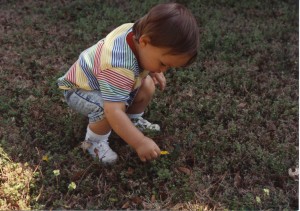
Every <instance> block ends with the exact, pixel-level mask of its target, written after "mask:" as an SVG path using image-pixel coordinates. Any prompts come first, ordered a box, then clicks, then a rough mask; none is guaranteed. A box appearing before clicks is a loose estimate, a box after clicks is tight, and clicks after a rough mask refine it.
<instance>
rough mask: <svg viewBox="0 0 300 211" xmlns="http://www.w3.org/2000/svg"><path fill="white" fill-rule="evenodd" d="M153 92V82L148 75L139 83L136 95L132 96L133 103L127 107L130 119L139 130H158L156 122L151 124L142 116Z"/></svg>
mask: <svg viewBox="0 0 300 211" xmlns="http://www.w3.org/2000/svg"><path fill="white" fill-rule="evenodd" d="M154 92H155V84H154V82H153V80H152V78H151V77H150V76H147V77H146V79H145V80H144V82H143V84H142V85H141V87H140V89H139V91H138V93H137V95H136V96H135V98H134V101H133V103H132V104H131V106H130V107H129V108H128V109H127V111H126V113H127V114H128V117H129V118H130V119H131V121H132V122H133V124H134V125H135V126H136V127H137V128H139V129H140V130H144V129H150V130H154V131H160V127H159V125H157V124H152V123H150V122H148V121H147V120H146V119H144V118H142V115H143V114H144V111H145V109H146V107H147V106H148V105H149V103H150V102H151V100H152V97H153V95H154Z"/></svg>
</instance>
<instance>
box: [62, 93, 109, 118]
mask: <svg viewBox="0 0 300 211" xmlns="http://www.w3.org/2000/svg"><path fill="white" fill-rule="evenodd" d="M64 96H65V99H66V101H67V103H68V105H69V106H70V108H72V109H74V110H75V111H76V112H78V113H81V114H83V115H85V116H87V117H88V118H89V122H90V123H92V122H97V121H100V120H102V119H103V118H104V109H103V99H102V95H101V92H100V91H97V90H92V91H86V90H83V89H71V90H66V91H64Z"/></svg>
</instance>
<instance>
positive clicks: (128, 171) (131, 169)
mask: <svg viewBox="0 0 300 211" xmlns="http://www.w3.org/2000/svg"><path fill="white" fill-rule="evenodd" d="M133 173H134V169H133V168H131V167H129V168H128V170H127V174H128V175H132V174H133Z"/></svg>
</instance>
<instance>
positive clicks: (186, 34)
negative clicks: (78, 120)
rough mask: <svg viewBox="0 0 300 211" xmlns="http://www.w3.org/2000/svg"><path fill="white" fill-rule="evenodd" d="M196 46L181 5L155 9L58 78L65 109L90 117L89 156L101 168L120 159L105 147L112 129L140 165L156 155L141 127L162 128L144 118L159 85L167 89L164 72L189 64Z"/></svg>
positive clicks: (195, 35)
mask: <svg viewBox="0 0 300 211" xmlns="http://www.w3.org/2000/svg"><path fill="white" fill-rule="evenodd" d="M198 45H199V32H198V26H197V23H196V20H195V18H194V16H193V15H192V13H191V12H190V11H189V10H188V9H187V8H185V7H184V6H183V5H181V4H177V3H167V4H159V5H156V6H154V7H153V8H152V9H151V10H150V11H149V12H148V13H147V14H146V15H145V16H143V17H142V18H140V19H139V20H137V21H136V22H135V23H126V24H123V25H121V26H119V27H118V28H116V29H114V30H113V31H112V32H110V33H109V34H108V35H107V36H106V37H105V38H103V39H101V40H100V41H98V42H97V43H96V44H95V45H93V46H92V47H90V48H88V49H86V50H85V51H83V52H82V53H81V54H80V56H79V58H78V60H77V61H76V62H75V63H74V64H73V65H72V66H71V68H70V69H69V70H68V71H67V73H66V74H65V75H64V76H62V77H61V78H59V79H58V86H59V88H60V89H62V90H64V96H65V99H66V102H67V103H68V105H69V106H70V107H71V108H72V109H74V110H75V111H77V112H79V113H81V114H83V115H85V116H87V117H88V119H89V124H88V126H87V132H86V137H85V141H86V142H87V143H89V148H88V152H89V153H90V154H91V155H92V156H93V157H96V158H99V160H100V162H102V163H103V164H113V163H115V162H116V161H117V159H118V155H117V154H116V153H115V152H114V151H113V150H112V149H111V148H110V147H109V143H108V138H109V136H110V133H111V130H114V131H115V133H117V134H118V135H119V136H120V137H121V138H122V139H123V140H124V141H125V142H126V143H128V144H129V145H130V146H131V147H132V148H133V149H135V151H136V152H137V154H138V156H139V158H140V159H141V160H142V161H147V160H153V159H155V158H157V157H158V156H159V155H160V148H159V147H158V146H157V144H156V143H155V142H154V141H153V140H152V139H151V138H149V137H147V136H145V135H144V134H143V133H142V131H143V129H146V128H147V129H151V130H160V127H159V125H156V124H152V123H150V122H148V121H147V120H145V119H144V118H143V117H142V115H143V113H144V110H145V108H146V107H147V106H148V105H149V103H150V101H151V99H152V96H153V95H154V92H155V86H156V85H158V86H159V87H160V89H161V90H164V89H165V86H166V79H165V77H164V74H163V73H164V72H165V71H167V70H168V69H169V68H171V67H185V66H187V65H189V64H191V63H192V62H193V61H194V60H195V58H196V56H197V49H198Z"/></svg>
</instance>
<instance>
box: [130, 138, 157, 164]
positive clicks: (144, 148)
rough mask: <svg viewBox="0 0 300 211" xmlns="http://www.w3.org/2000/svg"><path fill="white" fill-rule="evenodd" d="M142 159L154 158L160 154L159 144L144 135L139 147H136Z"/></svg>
mask: <svg viewBox="0 0 300 211" xmlns="http://www.w3.org/2000/svg"><path fill="white" fill-rule="evenodd" d="M135 150H136V152H137V154H138V156H139V158H140V159H141V161H143V162H146V161H147V160H148V161H150V160H154V159H156V158H158V157H159V156H160V149H159V147H158V146H157V144H156V143H155V142H154V141H153V140H152V139H150V138H148V137H146V136H144V138H143V139H142V140H141V143H140V144H139V145H138V147H136V148H135Z"/></svg>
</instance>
